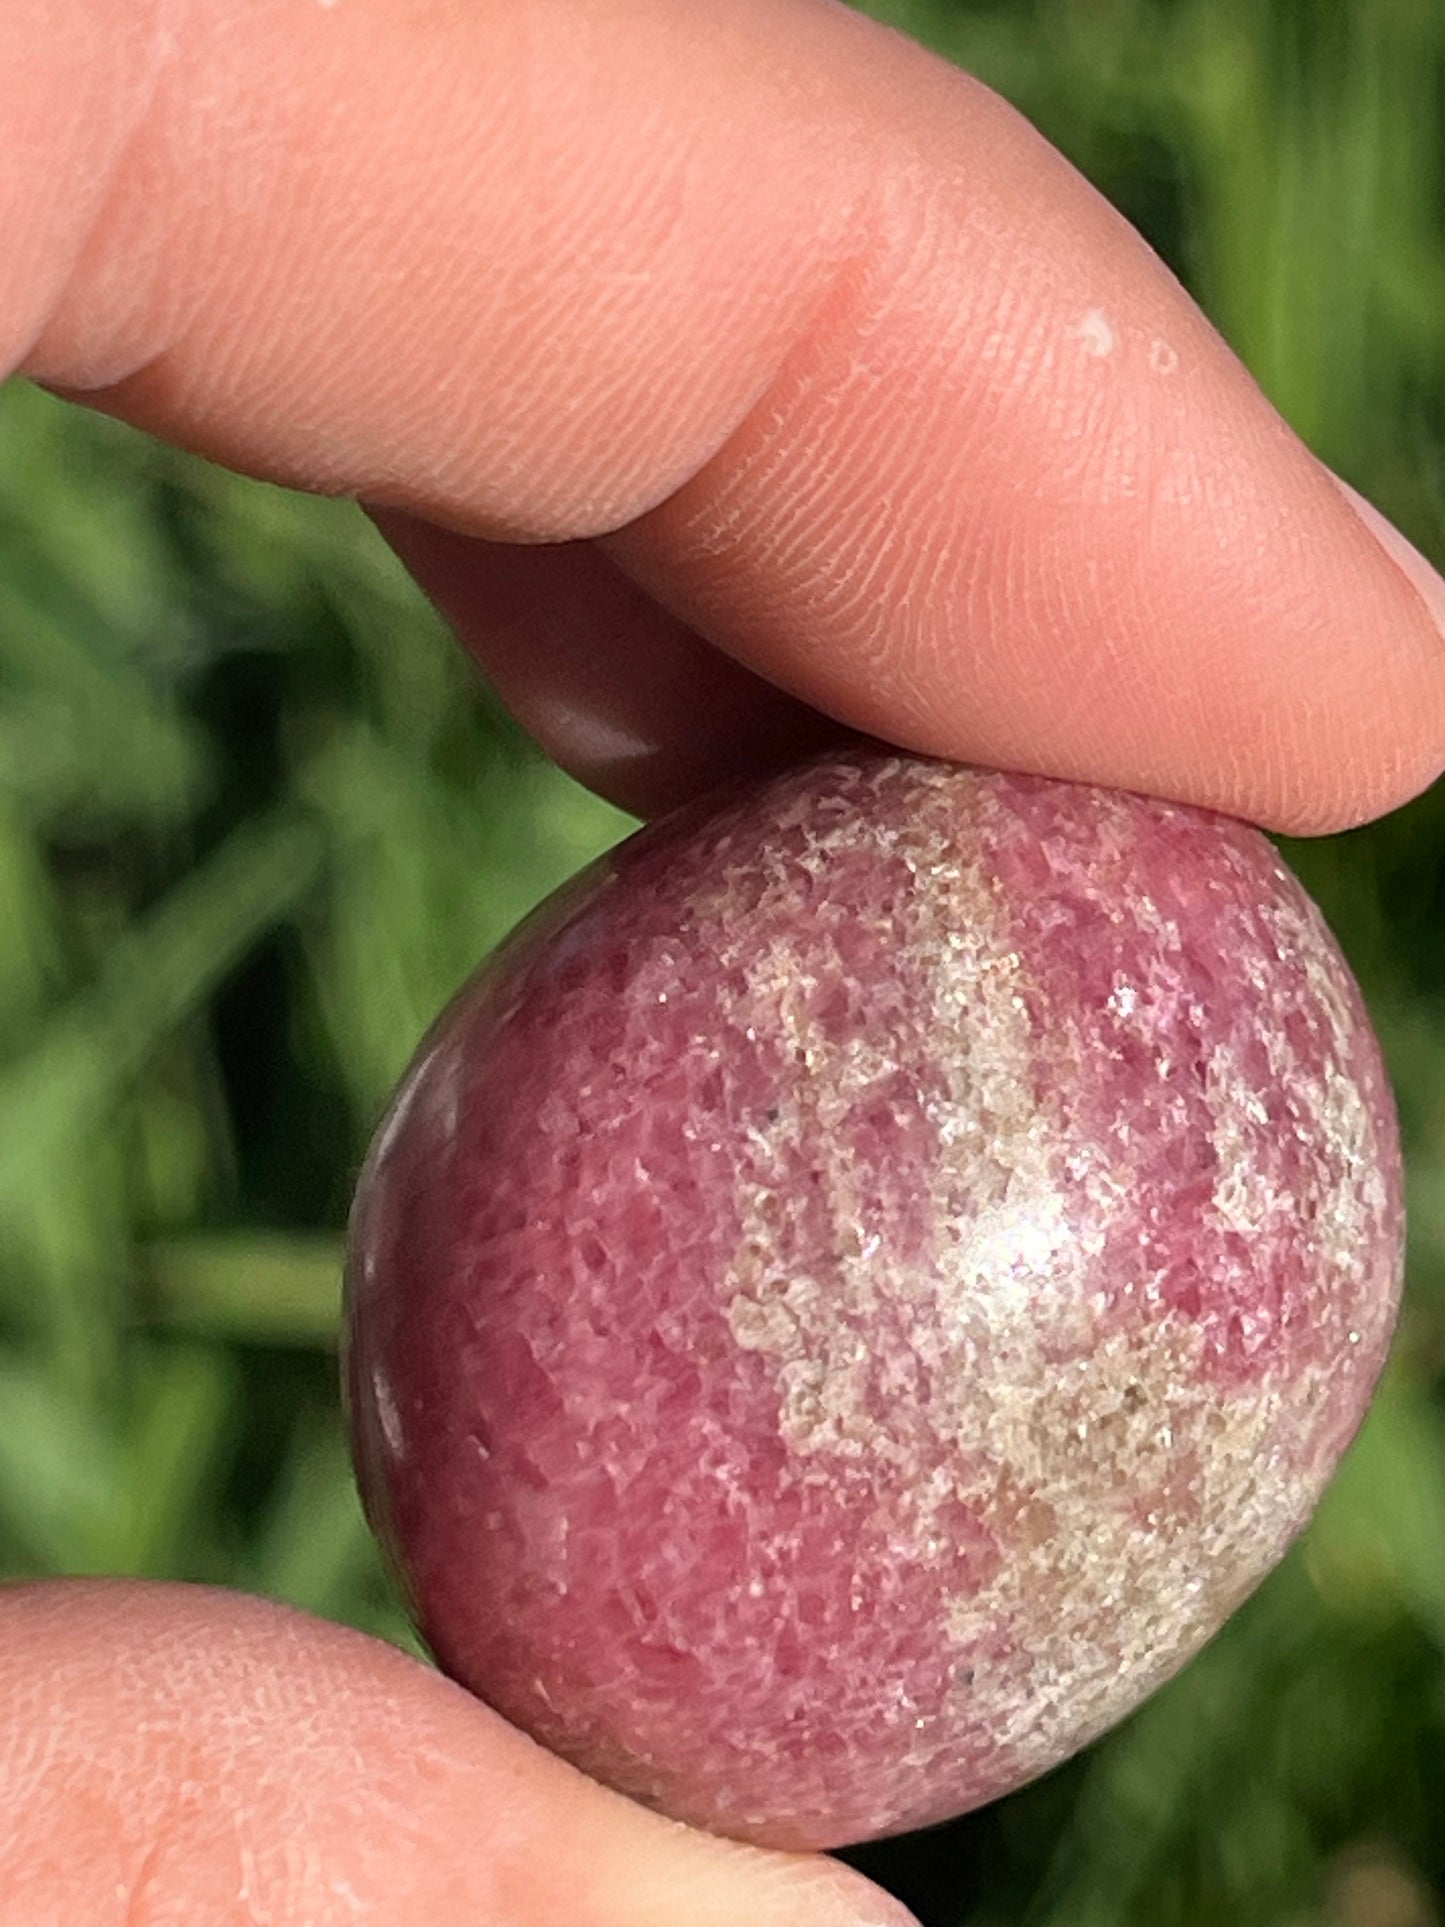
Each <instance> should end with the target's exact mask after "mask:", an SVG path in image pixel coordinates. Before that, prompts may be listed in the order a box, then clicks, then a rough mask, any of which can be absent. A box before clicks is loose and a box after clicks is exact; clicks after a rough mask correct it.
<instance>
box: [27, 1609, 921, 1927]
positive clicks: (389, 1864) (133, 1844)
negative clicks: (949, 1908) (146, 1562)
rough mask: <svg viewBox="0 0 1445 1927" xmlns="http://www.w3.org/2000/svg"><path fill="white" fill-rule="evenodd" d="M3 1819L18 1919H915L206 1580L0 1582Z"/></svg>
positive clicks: (373, 1925) (370, 1642)
mask: <svg viewBox="0 0 1445 1927" xmlns="http://www.w3.org/2000/svg"><path fill="white" fill-rule="evenodd" d="M0 1813H3V1814H4V1816H5V1825H4V1826H3V1827H0V1895H3V1896H4V1899H5V1900H6V1901H7V1902H11V1903H13V1904H20V1905H23V1906H25V1907H27V1908H28V1911H27V1912H24V1913H23V1914H22V1913H16V1914H15V1916H14V1917H15V1918H17V1919H19V1918H22V1917H23V1918H25V1919H27V1920H31V1919H34V1920H44V1919H51V1918H62V1917H63V1918H65V1919H67V1920H80V1919H96V1920H100V1919H110V1918H119V1917H121V1916H122V1915H123V1916H124V1917H125V1918H127V1919H135V1920H139V1919H141V1918H142V1917H144V1918H145V1919H148V1920H150V1919H154V1920H160V1919H162V1918H165V1919H167V1920H169V1919H177V1920H180V1919H187V1920H213V1919H214V1920H218V1921H219V1920H231V1919H232V1918H239V1916H238V1915H236V1914H235V1911H234V1909H235V1906H236V1896H237V1895H238V1894H239V1893H244V1895H245V1897H246V1901H247V1903H248V1905H249V1908H250V1911H249V1912H248V1913H247V1914H246V1918H248V1919H251V1918H256V1919H261V1918H265V1919H268V1920H271V1919H274V1920H285V1921H288V1922H289V1921H295V1922H298V1923H299V1922H302V1921H304V1922H305V1923H306V1927H357V1923H358V1922H360V1921H362V1920H365V1921H366V1922H367V1923H368V1924H369V1927H418V1923H422V1922H424V1923H425V1927H476V1923H477V1922H478V1921H486V1922H487V1923H489V1927H679V1923H682V1922H686V1923H687V1927H738V1923H739V1922H747V1923H754V1922H756V1923H758V1927H908V1921H909V1916H908V1914H907V1913H906V1912H905V1911H904V1910H902V1909H900V1908H899V1907H898V1905H897V1903H895V1902H893V1901H891V1900H890V1899H889V1898H888V1897H887V1896H886V1895H884V1894H882V1893H881V1892H879V1890H877V1889H876V1888H873V1887H871V1886H870V1885H869V1884H868V1883H867V1882H866V1881H865V1880H863V1879H862V1878H861V1877H860V1876H859V1875H857V1874H855V1873H853V1872H852V1871H851V1870H849V1869H848V1868H846V1867H844V1866H842V1865H841V1864H839V1863H837V1862H833V1861H829V1860H825V1859H822V1858H819V1857H817V1856H802V1855H788V1854H782V1853H775V1852H769V1851H767V1850H764V1849H761V1848H756V1847H748V1846H742V1845H739V1844H737V1843H735V1842H732V1841H726V1840H720V1839H716V1838H713V1837H712V1836H710V1835H707V1834H703V1833H698V1832H695V1831H693V1830H692V1829H690V1828H687V1827H684V1826H681V1825H679V1824H677V1823H676V1822H673V1821H669V1820H666V1819H663V1818H661V1817H660V1816H658V1815H657V1814H654V1813H649V1812H647V1811H645V1810H644V1809H643V1808H641V1807H639V1806H636V1805H634V1804H633V1803H632V1802H631V1801H629V1800H625V1799H624V1798H623V1797H622V1796H621V1795H620V1794H616V1793H613V1792H611V1791H610V1790H608V1789H607V1788H604V1787H601V1786H598V1785H597V1784H595V1783H594V1782H593V1781H591V1780H588V1779H587V1778H586V1777H585V1776H584V1775H583V1774H581V1773H579V1772H578V1771H577V1770H576V1769H575V1768H573V1767H571V1766H569V1765H567V1764H566V1763H565V1762H563V1761H561V1760H559V1759H557V1758H555V1757H554V1756H553V1755H551V1754H549V1753H546V1752H544V1751H543V1749H542V1748H541V1747H539V1746H537V1745H536V1744H535V1742H533V1741H532V1740H530V1739H528V1738H527V1737H526V1736H525V1735H523V1734H521V1733H519V1732H517V1731H516V1730H515V1729H514V1728H511V1727H509V1726H507V1725H506V1724H505V1722H504V1721H502V1720H501V1719H500V1718H499V1717H498V1715H496V1714H495V1713H493V1712H492V1711H491V1710H490V1709H489V1708H488V1707H486V1706H484V1705H483V1704H482V1703H481V1702H480V1701H478V1700H475V1699H473V1698H472V1697H471V1696H470V1695H469V1694H467V1693H465V1692H463V1691H462V1689H461V1688H460V1687H459V1686H456V1685H453V1684H452V1683H451V1682H450V1681H449V1680H446V1679H444V1678H442V1676H441V1675H440V1674H438V1673H434V1672H432V1671H431V1670H429V1669H428V1668H426V1667H424V1666H422V1665H420V1664H419V1663H418V1662H416V1661H415V1660H412V1659H409V1658H408V1657H407V1656H406V1655H405V1654H403V1653H400V1652H398V1651H397V1650H396V1649H395V1648H393V1647H390V1646H387V1645H385V1644H383V1643H382V1642H381V1641H379V1640H375V1639H370V1638H367V1637H366V1636H364V1635H363V1634H360V1633H356V1632H352V1631H349V1630H347V1629H345V1628H343V1627H340V1626H333V1625H329V1624H327V1623H325V1622H323V1621H320V1620H315V1619H312V1618H310V1617H309V1616H308V1615H306V1614H302V1613H298V1612H294V1611H292V1610H290V1609H289V1608H287V1607H284V1606H281V1605H278V1604H276V1603H274V1602H272V1601H268V1600H262V1599H255V1598H248V1597H245V1596H242V1595H240V1594H233V1593H225V1592H218V1591H215V1590H212V1589H209V1588H201V1587H191V1586H180V1585H157V1584H143V1583H141V1582H138V1581H67V1582H64V1583H60V1584H48V1585H35V1586H20V1587H10V1588H4V1589H0ZM62 1903H63V1906H64V1910H65V1911H64V1912H63V1914H60V1913H57V1912H56V1911H55V1910H56V1908H57V1907H59V1906H61V1905H62ZM127 1907H129V1909H130V1911H129V1912H128V1913H127V1912H126V1909H127ZM3 1911H4V1910H3V1907H0V1912H3ZM10 1917H11V1916H10V1915H9V1914H5V1918H6V1919H9V1918H10Z"/></svg>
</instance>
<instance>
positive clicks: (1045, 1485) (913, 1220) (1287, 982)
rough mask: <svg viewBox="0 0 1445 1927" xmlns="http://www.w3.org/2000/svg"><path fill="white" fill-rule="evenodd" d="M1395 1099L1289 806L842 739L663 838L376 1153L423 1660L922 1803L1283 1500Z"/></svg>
mask: <svg viewBox="0 0 1445 1927" xmlns="http://www.w3.org/2000/svg"><path fill="white" fill-rule="evenodd" d="M1401 1232H1402V1223H1401V1202H1400V1177H1399V1157H1398V1148H1397V1141H1396V1133H1395V1124H1394V1116H1393V1109H1392V1105H1391V1100H1390V1096H1389V1092H1388V1089H1387V1086H1386V1083H1385V1080H1384V1076H1383V1073H1382V1070H1381V1066H1380V1061H1379V1057H1378V1054H1377V1051H1376V1047H1375V1044H1374V1041H1373V1038H1372V1035H1371V1032H1370V1028H1369V1025H1368V1022H1367V1020H1366V1017H1365V1014H1364V1011H1363V1009H1362V1007H1361V1003H1360V999H1359V995H1358V992H1357V991H1356V989H1355V987H1354V984H1353V982H1352V980H1351V978H1350V976H1349V974H1348V971H1347V970H1346V968H1345V966H1344V964H1343V963H1342V961H1341V959H1340V957H1339V954H1338V952H1337V951H1336V949H1335V946H1334V944H1333V942H1332V940H1331V939H1330V937H1329V935H1328V933H1327V932H1326V930H1325V928H1324V926H1323V923H1322V922H1321V919H1320V917H1319V915H1318V913H1317V912H1316V911H1315V909H1314V908H1313V907H1312V906H1311V904H1310V903H1309V902H1308V900H1307V899H1306V898H1305V896H1304V895H1303V894H1302V892H1301V891H1300V889H1299V887H1298V885H1297V884H1296V883H1295V882H1294V880H1293V879H1292V878H1291V876H1290V875H1289V873H1288V872H1287V871H1286V869H1285V868H1284V867H1283V865H1282V864H1281V862H1280V861H1279V859H1278V858H1277V857H1276V855H1275V854H1274V852H1273V850H1272V849H1271V848H1270V846H1269V844H1268V843H1267V842H1266V840H1265V839H1264V838H1263V837H1262V836H1260V835H1258V834H1257V833H1256V832H1254V831H1252V830H1249V829H1245V828H1243V827H1241V826H1239V825H1237V824H1233V823H1230V822H1227V821H1224V820H1221V819H1217V818H1213V817H1209V816H1205V815H1203V814H1200V813H1199V812H1196V811H1191V810H1187V809H1183V808H1178V807H1174V806H1171V805H1168V804H1163V803H1154V802H1148V801H1145V800H1142V799H1140V798H1137V797H1131V796H1124V795H1118V794H1112V793H1108V792H1103V791H1098V790H1090V789H1084V788H1079V787H1074V786H1070V785H1064V784H1055V783H1047V782H1043V781H1039V780H1036V779H1031V778H1023V777H1007V776H998V775H992V774H983V773H977V772H970V771H961V770H955V769H949V768H946V767H943V766H941V765H936V764H931V763H925V762H918V761H913V760H910V759H906V758H902V757H885V756H877V757H868V756H843V757H836V758H833V759H830V760H825V761H823V762H821V763H817V764H814V765H811V766H809V767H807V768H806V769H804V770H803V771H801V772H795V773H793V774H791V775H788V776H785V777H783V778H781V779H779V780H777V781H774V782H773V783H771V784H770V785H768V786H766V787H762V788H758V789H755V790H753V791H751V792H749V793H745V794H739V795H737V796H735V797H733V798H732V799H730V800H728V801H726V802H725V803H724V804H722V805H720V806H714V808H713V810H712V811H711V812H710V813H708V812H699V811H693V812H688V813H685V814H684V815H683V816H681V817H678V818H674V819H671V820H670V821H669V822H666V823H663V824H661V825H658V826H656V827H654V828H653V829H651V830H649V831H646V832H644V833H642V834H641V835H639V836H638V837H636V838H634V839H633V840H632V841H631V842H630V843H628V844H627V845H625V846H624V847H623V848H622V849H621V850H619V851H617V852H616V853H614V855H613V856H612V857H611V858H610V859H608V860H606V861H605V862H604V863H602V864H601V865H599V866H597V867H596V868H595V869H594V870H592V871H591V872H590V873H589V874H588V875H587V876H586V877H585V878H583V879H582V880H580V882H579V883H578V884H576V885H573V886H572V887H571V888H570V889H569V890H568V891H566V892H564V893H563V895H562V897H561V898H560V899H557V900H554V903H553V904H552V905H550V906H548V907H546V908H545V909H544V910H543V912H541V913H540V915H539V917H538V918H536V919H534V920H533V921H532V923H531V924H529V925H527V926H525V927H524V929H523V931H522V932H521V933H520V934H519V935H518V937H517V938H515V939H514V940H513V942H512V943H511V944H510V945H509V946H508V947H507V948H506V950H505V951H504V952H503V953H502V955H501V956H500V957H499V958H498V959H497V960H496V961H495V962H494V964H493V965H492V966H491V968H490V969H489V970H487V971H486V972H484V973H483V975H482V976H481V977H480V978H479V979H478V980H476V982H475V983H474V984H473V985H472V987H471V988H470V989H469V990H468V991H467V992H466V993H465V994H464V996H463V997H462V999H461V1000H460V1001H459V1002H458V1003H457V1005H456V1006H455V1007H454V1008H453V1010H452V1011H451V1012H450V1014H449V1015H448V1016H447V1017H446V1018H445V1019H444V1020H443V1022H442V1024H441V1025H440V1027H439V1028H438V1030H437V1031H436V1032H435V1033H434V1035H433V1036H432V1038H431V1039H430V1040H429V1042H428V1043H427V1045H426V1046H425V1048H424V1050H423V1052H422V1054H421V1056H420V1058H419V1060H418V1062H417V1065H416V1066H415V1068H414V1069H413V1071H412V1073H411V1075H410V1077H409V1079H408V1081H407V1083H406V1085H405V1086H404V1088H403V1091H402V1093H401V1095H400V1097H399V1098H398V1101H397V1104H396V1106H395V1108H394V1111H393V1113H392V1115H391V1117H390V1119H389V1120H388V1122H387V1124H386V1125H385V1127H384V1129H383V1131H382V1133H381V1135H380V1137H379V1139H378V1142H377V1145H376V1148H375V1150H374V1152H373V1156H372V1161H371V1164H370V1166H369V1168H368V1171H367V1174H366V1176H365V1178H364V1180H363V1184H362V1189H361V1193H360V1196H359V1200H358V1205H357V1213H356V1219H355V1228H354V1244H353V1256H352V1264H351V1269H350V1278H349V1283H348V1296H349V1320H350V1324H349V1357H348V1385H349V1397H350V1400H351V1409H352V1415H353V1426H354V1434H355V1443H356V1451H357V1458H358V1467H359V1472H360V1476H361V1480H362V1484H363V1488H364V1490H365V1492H366V1494H367V1498H368V1505H369V1509H370V1511H371V1515H372V1518H373V1520H374V1522H375V1523H376V1525H377V1527H378V1529H379V1530H380V1532H381V1534H382V1536H383V1538H384V1539H385V1541H386V1542H387V1544H388V1545H389V1546H390V1548H391V1550H392V1552H393V1554H394V1557H395V1559H396V1561H397V1564H398V1566H399V1568H400V1571H401V1573H402V1575H403V1577H404V1580H405V1583H406V1585H407V1587H408V1589H409V1591H410V1594H411V1597H412V1599H413V1602H414V1604H415V1607H416V1610H417V1612H418V1615H419V1619H420V1623H421V1625H422V1628H423V1630H424V1632H425V1634H426V1637H427V1638H428V1640H429V1641H430V1643H431V1644H432V1646H433V1648H434V1650H435V1651H436V1653H437V1655H438V1657H439V1659H440V1660H441V1662H442V1664H443V1665H444V1666H445V1667H446V1668H447V1669H448V1670H449V1671H450V1672H452V1673H453V1674H454V1675H455V1676H456V1677H457V1678H459V1679H460V1680H462V1681H463V1682H465V1683H466V1684H467V1685H469V1686H471V1687H472V1688H474V1689H475V1691H477V1692H478V1693H480V1694H481V1695H482V1696H483V1697H484V1698H486V1699H488V1700H489V1701H491V1702H492V1704H493V1705H495V1706H496V1707H498V1708H499V1709H500V1710H501V1711H502V1712H503V1713H505V1714H506V1715H507V1716H508V1717H509V1718H511V1719H513V1720H515V1721H517V1722H518V1723H519V1724H520V1725H522V1726H524V1727H526V1728H527V1729H528V1730H529V1731H531V1732H532V1733H534V1734H536V1735H537V1737H538V1738H540V1739H541V1740H543V1741H544V1742H545V1743H546V1744H547V1745H549V1746H551V1747H553V1748H555V1749H556V1750H557V1751H559V1752H561V1753H563V1754H565V1755H567V1756H568V1757H569V1758H571V1759H573V1760H575V1761H576V1762H578V1764H579V1765H581V1766H583V1767H584V1768H586V1769H587V1770H588V1771H589V1772H591V1773H593V1774H596V1775H597V1776H598V1777H600V1778H602V1779H604V1780H607V1781H610V1782H611V1783H613V1784H614V1785H616V1786H618V1787H621V1788H622V1789H624V1790H625V1791H627V1792H629V1793H632V1794H634V1795H636V1796H637V1797H639V1798H640V1799H643V1800H645V1801H648V1802H650V1803H652V1804H655V1805H657V1806H659V1807H662V1808H664V1809H665V1810H666V1811H668V1812H670V1813H672V1814H675V1815H678V1816H680V1817H682V1818H685V1819H688V1820H692V1821H696V1822H699V1823H701V1824H703V1825H705V1826H710V1827H713V1828H715V1829H717V1830H719V1831H722V1832H726V1833H732V1834H736V1835H739V1836H742V1837H746V1838H750V1839H754V1840H760V1841H765V1842H770V1843H774V1844H780V1845H789V1846H796V1845H810V1846H811V1845H831V1844H837V1843H840V1842H843V1841H847V1840H856V1839H861V1838H864V1837H866V1836H870V1835H876V1834H880V1833H886V1832H892V1831H899V1830H902V1829H904V1828H907V1827H914V1826H920V1825H924V1824H926V1823H929V1822H931V1821H935V1820H938V1819H941V1818H943V1817H945V1816H947V1815H950V1814H953V1813H957V1812H959V1811H961V1810H962V1809H965V1808H967V1807H970V1806H973V1805H976V1804H978V1803H980V1802H982V1801H985V1800H988V1799H991V1798H993V1797H994V1796H996V1795H998V1794H1000V1793H1003V1792H1006V1791H1007V1790H1008V1789H1010V1788H1012V1787H1014V1786H1016V1785H1018V1784H1019V1783H1020V1782H1022V1781H1024V1780H1027V1779H1028V1778H1029V1777H1030V1776H1032V1775H1034V1774H1037V1773H1039V1772H1041V1771H1042V1770H1043V1769H1045V1768H1046V1767H1048V1766H1050V1765H1052V1764H1053V1763H1054V1762H1055V1761H1057V1760H1059V1759H1061V1758H1063V1757H1064V1756H1065V1755H1066V1754H1068V1753H1071V1752H1072V1751H1074V1749H1076V1748H1077V1747H1079V1746H1080V1745H1082V1744H1083V1743H1084V1742H1085V1741H1086V1740H1088V1739H1089V1738H1091V1737H1092V1736H1093V1735H1095V1734H1097V1733H1099V1732H1100V1731H1101V1730H1102V1729H1104V1728H1105V1727H1107V1726H1109V1725H1110V1724H1111V1723H1112V1722H1114V1721H1115V1720H1117V1719H1119V1718H1120V1717H1121V1715H1123V1714H1124V1713H1126V1712H1127V1711H1128V1710H1129V1709H1130V1708H1131V1707H1132V1706H1134V1705H1135V1704H1136V1703H1137V1702H1138V1701H1139V1700H1140V1699H1141V1698H1142V1697H1143V1696H1144V1695H1145V1694H1146V1693H1148V1692H1149V1691H1150V1690H1151V1689H1152V1688H1153V1687H1155V1686H1156V1685H1158V1684H1159V1682H1160V1681H1161V1680H1163V1679H1164V1678H1165V1677H1166V1676H1167V1675H1168V1674H1170V1673H1172V1672H1173V1671H1174V1670H1175V1669H1176V1668H1177V1667H1178V1666H1179V1665H1180V1664H1181V1662H1182V1661H1183V1660H1185V1659H1186V1658H1187V1657H1188V1656H1189V1655H1190V1654H1191V1653H1192V1652H1194V1651H1195V1649H1196V1648H1197V1647H1198V1646H1199V1645H1200V1644H1201V1643H1202V1642H1203V1641H1204V1640H1205V1639H1206V1638H1208V1636H1209V1635H1210V1634H1211V1633H1212V1632H1213V1631H1214V1630H1215V1629H1216V1628H1217V1627H1218V1626H1219V1625H1220V1623H1221V1622H1222V1621H1223V1620H1224V1618H1225V1617H1226V1616H1227V1615H1228V1613H1229V1612H1230V1610H1231V1609H1232V1608H1233V1607H1234V1606H1235V1605H1236V1604H1237V1603H1238V1602H1239V1601H1240V1599H1242V1598H1243V1596H1244V1595H1245V1594H1246V1593H1247V1592H1248V1591H1249V1590H1250V1588H1251V1587H1252V1586H1253V1585H1254V1584H1255V1583H1256V1581H1257V1580H1258V1579H1259V1578H1260V1577H1261V1576H1262V1575H1263V1574H1264V1573H1265V1572H1266V1571H1267V1570H1268V1568H1269V1567H1270V1566H1271V1565H1272V1564H1273V1563H1274V1562H1275V1560H1276V1559H1277V1558H1278V1557H1279V1556H1280V1554H1281V1552H1282V1551H1283V1550H1284V1548H1285V1546H1286V1545H1287V1544H1288V1542H1289V1540H1290V1539H1291V1537H1292V1536H1293V1535H1294V1534H1295V1533H1296V1532H1297V1531H1298V1529H1299V1528H1300V1526H1301V1525H1302V1524H1303V1523H1304V1521H1305V1519H1306V1517H1307V1515H1308V1513H1309V1511H1310V1508H1311V1506H1312V1505H1313V1504H1314V1501H1315V1499H1316V1498H1317V1497H1318V1495H1319V1493H1320V1490H1321V1488H1322V1486H1323V1485H1324V1483H1325V1481H1326V1480H1327V1479H1328V1477H1329V1475H1330V1472H1331V1470H1332V1468H1333V1467H1334V1464H1335V1462H1336V1460H1337V1459H1338V1457H1339V1455H1340V1453H1341V1452H1342V1451H1343V1450H1344V1448H1345V1446H1346V1444H1347V1443H1348V1441H1349V1439H1350V1437H1351V1436H1352V1434H1353V1433H1354V1431H1355V1428H1356V1426H1357V1425H1358V1423H1359V1421H1360V1418H1361V1416H1362V1414H1363V1412H1364V1409H1365V1405H1366V1402H1367V1399H1368V1396H1369V1392H1370V1389H1371V1386H1372V1384H1373V1382H1374V1380H1375V1377H1376V1374H1377V1373H1378V1371H1379V1368H1380V1365H1381V1362H1382V1360H1383V1358H1384V1354H1385V1349H1386V1346H1387V1343H1388V1339H1389V1333H1390V1328H1391V1324H1392V1321H1393V1316H1394V1310H1395V1304H1396V1299H1397V1294H1398V1286H1399V1270H1400V1249H1401Z"/></svg>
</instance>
